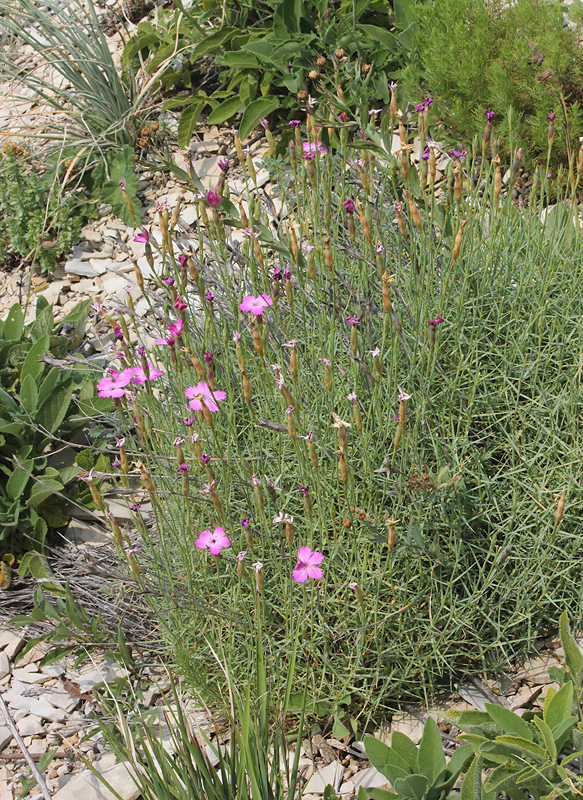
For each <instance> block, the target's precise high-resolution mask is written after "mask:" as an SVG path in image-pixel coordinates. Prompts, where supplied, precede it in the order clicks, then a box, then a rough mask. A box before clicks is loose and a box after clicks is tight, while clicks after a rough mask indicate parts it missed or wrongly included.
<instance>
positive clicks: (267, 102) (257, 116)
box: [239, 97, 280, 140]
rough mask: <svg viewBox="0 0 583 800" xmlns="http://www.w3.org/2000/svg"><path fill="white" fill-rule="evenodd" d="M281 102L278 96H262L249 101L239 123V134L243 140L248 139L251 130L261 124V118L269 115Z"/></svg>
mask: <svg viewBox="0 0 583 800" xmlns="http://www.w3.org/2000/svg"><path fill="white" fill-rule="evenodd" d="M279 106H280V102H279V99H278V98H277V97H260V98H258V99H257V100H253V102H252V103H249V105H248V106H247V108H246V109H245V111H244V112H243V116H242V117H241V123H240V125H239V136H240V138H241V140H244V139H246V138H247V137H248V136H249V134H250V133H251V131H252V130H253V129H254V128H256V127H257V125H259V120H261V119H263V118H264V117H267V115H268V114H271V112H272V111H275V109H276V108H279Z"/></svg>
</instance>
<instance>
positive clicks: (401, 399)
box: [397, 386, 413, 403]
mask: <svg viewBox="0 0 583 800" xmlns="http://www.w3.org/2000/svg"><path fill="white" fill-rule="evenodd" d="M397 388H398V389H399V402H400V403H404V402H405V401H407V400H410V399H411V398H412V397H413V395H411V394H406V393H405V392H404V391H403V390H402V389H401V387H400V386H398V387H397Z"/></svg>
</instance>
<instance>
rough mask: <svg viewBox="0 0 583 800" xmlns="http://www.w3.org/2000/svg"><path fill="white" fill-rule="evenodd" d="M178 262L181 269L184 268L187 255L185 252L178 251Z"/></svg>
mask: <svg viewBox="0 0 583 800" xmlns="http://www.w3.org/2000/svg"><path fill="white" fill-rule="evenodd" d="M178 263H179V264H180V266H181V267H182V269H186V265H187V264H188V256H187V255H186V253H180V255H179V256H178Z"/></svg>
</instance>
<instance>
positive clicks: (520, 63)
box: [404, 0, 583, 160]
mask: <svg viewBox="0 0 583 800" xmlns="http://www.w3.org/2000/svg"><path fill="white" fill-rule="evenodd" d="M416 36H417V40H418V41H417V49H416V52H417V54H418V61H417V63H416V64H415V65H412V66H410V67H408V68H407V69H406V70H405V72H404V78H405V83H407V84H408V88H409V93H410V94H413V96H418V97H422V95H423V94H427V92H430V93H431V94H432V95H434V96H435V97H436V99H437V102H436V103H435V104H434V106H433V109H432V110H433V111H434V112H435V111H436V112H437V113H438V114H440V115H441V116H442V117H443V119H444V120H447V127H448V129H452V130H453V133H454V135H455V134H458V135H459V136H461V137H464V138H466V139H470V140H471V138H472V137H473V136H474V135H476V134H478V135H479V136H481V135H482V133H483V131H484V124H485V118H484V111H485V109H487V108H491V109H492V110H493V111H495V112H496V118H495V121H494V128H495V133H494V135H495V136H497V137H499V138H501V139H502V140H503V141H504V144H505V146H506V147H508V146H509V144H510V139H511V136H512V142H513V147H514V148H515V149H516V148H517V147H519V146H521V147H523V149H524V151H525V155H527V156H529V157H531V158H541V157H542V159H543V160H544V158H546V154H547V145H548V124H549V122H548V115H549V114H550V113H551V112H553V111H554V112H555V113H556V117H557V118H556V121H555V127H556V135H555V141H554V145H553V148H554V151H555V156H559V157H561V158H565V156H566V154H567V148H566V142H565V135H564V131H563V125H562V124H561V122H562V113H561V103H560V99H559V86H560V87H561V90H562V92H563V94H564V98H565V104H566V108H567V117H568V124H569V135H570V139H571V144H572V145H573V147H574V149H575V151H576V150H577V149H578V146H579V144H578V137H579V136H580V135H581V133H583V124H582V121H581V113H580V108H579V105H580V102H581V85H582V83H583V81H582V78H583V54H582V52H581V48H580V46H579V44H578V32H577V30H576V29H575V30H572V29H571V28H569V27H566V26H565V25H564V24H563V11H562V6H561V5H560V4H559V3H555V2H551V0H542V2H537V3H533V2H531V0H517V2H516V3H512V4H510V3H509V4H502V3H489V4H484V3H483V2H480V0H439V2H435V3H431V4H430V5H428V6H426V7H424V11H423V13H422V14H421V13H420V14H419V24H418V27H417V32H416ZM541 57H544V61H542V62H541ZM454 64H455V68H452V65H454ZM547 69H550V70H552V71H553V72H554V73H556V76H553V75H550V76H549V77H548V78H547V79H546V80H542V81H539V80H538V79H539V77H540V76H542V75H544V73H545V71H546V70H547ZM510 112H512V122H511V125H512V133H511V131H510V125H509V114H510Z"/></svg>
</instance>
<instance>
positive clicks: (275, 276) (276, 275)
mask: <svg viewBox="0 0 583 800" xmlns="http://www.w3.org/2000/svg"><path fill="white" fill-rule="evenodd" d="M273 280H274V281H280V280H281V269H280V267H274V269H273Z"/></svg>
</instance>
